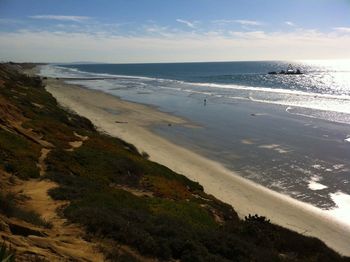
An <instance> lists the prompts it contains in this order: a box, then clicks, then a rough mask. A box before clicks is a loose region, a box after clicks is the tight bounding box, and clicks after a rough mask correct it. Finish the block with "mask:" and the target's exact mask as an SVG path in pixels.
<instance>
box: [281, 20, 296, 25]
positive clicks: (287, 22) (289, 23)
mask: <svg viewBox="0 0 350 262" xmlns="http://www.w3.org/2000/svg"><path fill="white" fill-rule="evenodd" d="M284 23H285V24H286V25H289V26H296V24H295V23H293V22H291V21H285V22H284Z"/></svg>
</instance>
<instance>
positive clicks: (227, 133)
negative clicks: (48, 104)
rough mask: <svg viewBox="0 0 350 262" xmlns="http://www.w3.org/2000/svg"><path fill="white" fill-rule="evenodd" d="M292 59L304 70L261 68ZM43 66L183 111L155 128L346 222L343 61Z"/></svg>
mask: <svg viewBox="0 0 350 262" xmlns="http://www.w3.org/2000/svg"><path fill="white" fill-rule="evenodd" d="M289 64H291V65H292V66H293V67H294V68H295V69H297V68H298V69H300V70H301V71H302V72H303V74H301V75H282V74H281V75H279V74H277V75H270V74H267V73H268V72H269V71H280V70H286V69H287V67H288V65H289ZM41 74H42V75H46V76H52V77H65V78H67V81H68V82H70V83H74V84H80V85H83V86H85V87H88V88H91V89H97V90H101V91H104V92H107V93H110V94H113V95H116V96H119V97H121V98H122V99H126V100H130V101H134V102H139V103H144V104H149V105H153V106H156V107H158V108H159V109H160V110H162V111H165V112H169V113H172V114H175V115H178V116H181V117H183V118H186V119H188V120H189V121H191V122H192V123H194V124H195V125H196V126H197V127H188V126H183V125H179V126H176V125H175V126H174V125H172V126H168V125H166V124H164V125H157V126H153V127H152V128H153V130H154V132H156V133H158V134H160V135H162V136H164V137H166V138H168V139H170V140H172V141H173V142H175V143H177V144H180V145H181V146H185V147H187V148H189V149H191V150H194V151H196V152H198V153H200V154H202V155H204V156H206V157H208V158H211V159H213V160H216V161H218V162H220V163H222V164H223V165H225V166H226V167H227V168H229V169H231V170H234V171H235V172H237V173H238V174H240V175H241V176H243V177H245V178H248V179H250V180H252V181H254V182H256V183H259V184H261V185H264V186H265V187H268V188H270V189H272V190H275V191H278V192H280V193H283V194H287V195H289V196H291V197H293V198H295V199H298V200H301V201H303V202H307V203H311V204H312V205H314V206H316V207H319V208H321V209H324V210H328V211H329V213H330V214H333V215H334V216H336V217H338V218H339V219H341V220H343V221H350V211H349V210H350V182H349V181H350V162H349V160H350V61H346V60H343V61H300V62H217V63H169V64H86V65H83V64H79V65H78V64H70V65H48V66H45V67H43V68H42V71H41ZM126 121H127V120H126Z"/></svg>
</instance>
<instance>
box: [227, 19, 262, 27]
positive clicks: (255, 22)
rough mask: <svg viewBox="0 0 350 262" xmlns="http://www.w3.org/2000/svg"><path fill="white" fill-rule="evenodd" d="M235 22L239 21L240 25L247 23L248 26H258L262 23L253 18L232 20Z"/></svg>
mask: <svg viewBox="0 0 350 262" xmlns="http://www.w3.org/2000/svg"><path fill="white" fill-rule="evenodd" d="M234 21H235V22H236V23H239V24H241V25H249V26H260V25H262V23H261V22H259V21H255V20H234Z"/></svg>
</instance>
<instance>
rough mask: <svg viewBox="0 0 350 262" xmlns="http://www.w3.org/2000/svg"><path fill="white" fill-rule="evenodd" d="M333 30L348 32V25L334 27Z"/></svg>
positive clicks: (349, 28)
mask: <svg viewBox="0 0 350 262" xmlns="http://www.w3.org/2000/svg"><path fill="white" fill-rule="evenodd" d="M334 30H336V31H338V32H342V33H350V27H335V28H334Z"/></svg>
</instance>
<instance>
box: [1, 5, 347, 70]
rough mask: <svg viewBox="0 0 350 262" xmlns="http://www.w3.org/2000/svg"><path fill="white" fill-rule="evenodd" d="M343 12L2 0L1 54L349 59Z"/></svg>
mask: <svg viewBox="0 0 350 262" xmlns="http://www.w3.org/2000/svg"><path fill="white" fill-rule="evenodd" d="M164 2H166V3H164ZM252 6H253V7H252ZM286 6H287V7H288V8H286ZM349 11H350V3H349V2H348V1H342V0H339V1H327V0H325V1H322V2H321V1H316V0H309V1H302V0H294V1H290V0H288V1H283V4H282V3H280V2H278V1H271V2H269V3H267V2H264V1H259V0H250V1H243V0H237V1H228V0H221V1H213V0H201V5H198V1H192V0H190V1H186V0H179V1H160V0H154V1H152V2H150V1H141V0H140V1H129V2H126V1H121V0H120V1H108V0H102V1H82V0H77V1H65V0H63V1H43V0H12V1H3V2H1V3H0V60H2V61H9V60H11V61H37V62H72V61H96V62H112V63H113V62H114V63H130V62H131V63H132V62H181V61H232V60H289V59H293V60H296V59H342V58H345V59H350V48H348V47H349V46H350V18H349V17H348V13H349Z"/></svg>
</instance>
